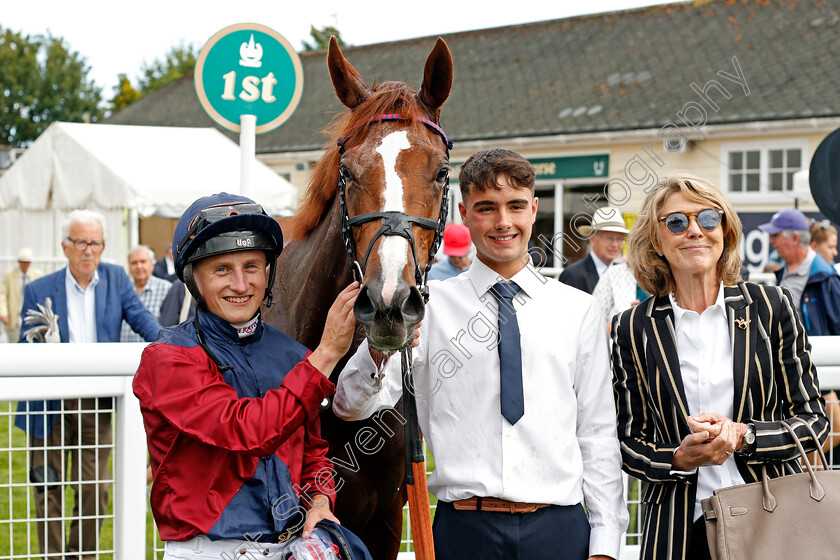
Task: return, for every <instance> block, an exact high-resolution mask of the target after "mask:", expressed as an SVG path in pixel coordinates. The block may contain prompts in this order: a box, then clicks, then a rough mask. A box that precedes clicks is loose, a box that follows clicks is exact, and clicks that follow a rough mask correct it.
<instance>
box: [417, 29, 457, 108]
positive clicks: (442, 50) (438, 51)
mask: <svg viewBox="0 0 840 560" xmlns="http://www.w3.org/2000/svg"><path fill="white" fill-rule="evenodd" d="M451 89H452V54H450V52H449V47H447V46H446V42H445V41H444V40H443V39H441V38H440V37H438V39H437V41H436V42H435V46H434V48H433V49H432V52H431V53H430V54H429V58H427V59H426V67H425V68H424V69H423V83H422V84H421V85H420V91H419V92H417V97H418V98H419V99H420V101H422V102H423V103H425V104H426V106H427V107H429V108H430V109H431V110H432V111H433V112H434V114H435V118H437V117H439V116H440V108H441V107H443V104H444V102H446V98H447V97H449V91H450V90H451Z"/></svg>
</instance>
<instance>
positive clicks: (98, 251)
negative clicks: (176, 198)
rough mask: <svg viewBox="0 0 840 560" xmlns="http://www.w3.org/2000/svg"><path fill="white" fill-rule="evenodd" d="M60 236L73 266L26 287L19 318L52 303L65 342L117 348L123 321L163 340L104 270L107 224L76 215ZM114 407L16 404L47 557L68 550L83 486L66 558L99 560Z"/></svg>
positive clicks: (128, 292) (84, 402) (114, 274)
mask: <svg viewBox="0 0 840 560" xmlns="http://www.w3.org/2000/svg"><path fill="white" fill-rule="evenodd" d="M61 236H62V240H61V246H62V249H63V250H64V255H65V256H66V257H67V266H66V267H65V268H62V269H61V270H58V271H57V272H53V273H52V274H48V275H47V276H44V277H43V278H39V279H38V280H35V281H33V282H31V283H29V284H28V285H27V286H26V290H25V292H24V298H23V310H22V312H21V316H22V317H26V313H27V311H29V310H34V311H38V305H39V304H40V305H43V306H46V305H47V303H46V302H47V299H49V300H50V301H51V305H52V311H53V312H54V313H55V314H56V315H57V316H58V321H57V323H58V335H59V337H60V341H61V342H69V343H81V342H119V340H120V325H121V324H122V322H123V320H125V321H126V322H127V323H128V324H129V325H130V326H131V328H132V329H133V330H134V331H136V332H137V333H139V334H140V335H141V336H142V337H143V338H144V339H145V340H146V341H153V340H155V339H157V336H158V332H160V325H159V324H158V322H157V321H156V320H155V318H154V317H153V316H152V314H151V313H149V311H148V310H147V309H146V308H145V307H144V306H143V304H142V303H141V302H140V299H139V298H138V297H137V292H135V290H134V286H133V284H132V282H131V280H130V279H129V278H128V275H127V274H126V273H125V270H123V268H122V267H120V266H117V265H113V264H106V263H100V262H99V261H100V258H101V257H102V252H103V251H104V250H105V218H104V216H102V214H99V213H97V212H91V211H88V210H76V211H73V212H71V213H70V215H69V216H68V218H67V220H66V221H65V223H64V224H63V226H62V229H61ZM32 328H33V325H23V327H22V328H21V333H20V340H19V341H20V342H25V341H26V334H27V332H28V331H29V330H31V329H32ZM53 334H54V333H53ZM113 402H114V401H113V399H112V398H99V399H97V398H87V399H67V400H65V401H58V400H53V401H46V402H45V401H33V402H28V403H27V402H20V403H19V404H18V411H19V412H22V413H23V414H19V415H18V417H17V419H16V420H15V425H16V426H17V427H18V428H21V429H22V430H25V431H26V432H27V434H28V435H29V438H30V441H31V445H32V448H33V453H32V469H31V470H30V479H31V482H33V483H36V486H35V494H34V502H35V512H36V515H37V517H38V518H39V519H44V518H45V517H46V518H47V519H52V520H51V521H49V522H48V523H47V524H46V527H45V526H44V522H43V521H38V524H37V525H38V543H39V545H40V552H41V554H45V553H46V554H60V553H61V552H63V551H64V550H65V546H64V541H65V538H64V534H65V529H66V527H65V523H64V521H63V518H64V511H63V501H64V500H63V497H64V489H65V484H66V483H62V481H63V480H66V481H70V480H76V481H80V483H79V484H70V487H71V488H72V490H73V495H74V498H75V499H74V505H73V513H72V515H71V522H70V531H69V534H68V536H67V538H66V551H67V552H70V553H75V554H76V555H78V554H79V553H84V554H82V555H81V557H82V558H85V559H87V558H94V557H95V556H97V554H96V550H97V548H98V541H99V530H100V529H101V527H102V522H103V520H104V515H105V511H106V508H107V506H108V489H109V488H110V486H111V484H110V482H106V481H108V480H110V479H111V478H112V477H111V474H110V469H109V468H108V458H109V457H110V455H111V447H112V443H113V433H112V430H111V411H112V410H113V406H114V405H113ZM47 411H48V412H49V414H45V412H47ZM65 474H66V475H67V478H66V479H65ZM44 482H46V484H44ZM38 483H40V485H37V484H38ZM45 486H46V489H45ZM45 490H46V491H45ZM45 514H46V516H45ZM81 518H83V519H84V520H83V521H80V519H81Z"/></svg>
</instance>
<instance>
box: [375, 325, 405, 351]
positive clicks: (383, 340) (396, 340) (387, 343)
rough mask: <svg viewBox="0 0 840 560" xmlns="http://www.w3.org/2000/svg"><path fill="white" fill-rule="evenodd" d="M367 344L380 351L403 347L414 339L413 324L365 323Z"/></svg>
mask: <svg viewBox="0 0 840 560" xmlns="http://www.w3.org/2000/svg"><path fill="white" fill-rule="evenodd" d="M365 331H366V332H367V339H368V344H369V345H370V346H371V348H373V349H374V350H379V351H380V352H393V351H395V350H399V349H400V348H405V347H406V346H408V345H409V344H411V342H412V341H413V339H414V325H406V324H404V323H373V324H371V325H365Z"/></svg>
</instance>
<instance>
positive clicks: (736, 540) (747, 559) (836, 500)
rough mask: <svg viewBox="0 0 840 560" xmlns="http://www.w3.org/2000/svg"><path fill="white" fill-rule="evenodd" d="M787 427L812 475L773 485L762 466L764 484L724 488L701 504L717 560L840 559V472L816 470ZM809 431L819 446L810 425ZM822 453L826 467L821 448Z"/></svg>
mask: <svg viewBox="0 0 840 560" xmlns="http://www.w3.org/2000/svg"><path fill="white" fill-rule="evenodd" d="M803 423H804V422H803ZM782 426H784V427H785V429H786V430H787V431H788V432H790V434H791V436H792V437H793V440H794V442H795V443H796V446H797V447H798V448H799V452H800V453H801V454H802V457H803V460H804V463H805V468H806V470H807V472H804V473H796V474H789V475H785V476H781V477H779V478H774V479H772V480H771V479H768V477H767V468H766V466H762V467H761V475H762V480H761V482H753V483H751V484H742V485H739V486H733V487H731V488H723V489H721V490H717V491H715V493H714V495H713V496H712V497H710V498H707V499H705V500H702V502H701V504H702V506H703V516H704V518H705V520H706V537H707V538H708V542H709V552H710V553H711V556H712V560H759V559H760V560H772V559H777V558H778V559H788V558H802V557H803V556H804V557H805V558H808V559H809V560H822V559H825V560H836V559H837V558H838V557H840V525H838V520H840V471H827V470H821V471H816V470H814V467H813V466H812V465H811V464H810V462H809V461H808V459H807V456H806V454H805V450H804V449H803V447H802V443H801V442H800V441H799V438H798V437H797V436H796V433H794V431H793V429H792V428H791V427H790V426H789V425H788V424H787V423H785V422H783V423H782ZM805 426H806V427H807V428H808V430H809V431H810V432H811V435H812V436H813V437H814V441H817V436H816V434H814V430H813V429H812V428H811V426H810V425H808V424H805ZM819 454H820V459H821V460H822V462H823V468H827V465H828V462H827V461H826V459H825V453H823V451H822V449H820V450H819ZM791 470H792V469H791ZM806 543H807V544H806Z"/></svg>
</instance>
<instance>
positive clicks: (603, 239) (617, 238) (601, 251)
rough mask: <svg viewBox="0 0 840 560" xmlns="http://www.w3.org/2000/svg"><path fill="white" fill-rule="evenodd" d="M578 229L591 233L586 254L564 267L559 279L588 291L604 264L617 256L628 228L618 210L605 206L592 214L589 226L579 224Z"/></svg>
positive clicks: (599, 275) (604, 269)
mask: <svg viewBox="0 0 840 560" xmlns="http://www.w3.org/2000/svg"><path fill="white" fill-rule="evenodd" d="M578 231H580V233H582V234H583V235H590V234H591V237H590V238H589V245H590V250H589V253H588V254H587V255H586V256H585V257H583V258H582V259H581V260H579V261H577V262H576V263H574V264H570V265H569V266H567V267H566V268H564V269H563V272H562V273H561V274H560V278H559V280H560V281H561V282H563V283H564V284H568V285H569V286H572V287H575V288H577V289H579V290H583V291H584V292H586V293H588V294H591V293H592V292H593V291H594V290H595V285H596V284H597V283H598V280H599V279H600V278H601V276H602V275H603V274H604V272H606V271H607V267H609V266H610V265H611V264H612V263H613V261H615V260H616V259H618V258H619V257H620V256H621V250H622V248H623V247H624V240H625V239H627V234H628V233H630V230H628V229H627V227H626V226H625V225H624V220H623V219H622V217H621V213H620V212H619V211H618V210H616V209H615V208H609V207H605V208H599V209H598V210H597V211H596V212H595V213H594V214H593V216H592V225H585V226H580V227H579V228H578Z"/></svg>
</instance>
